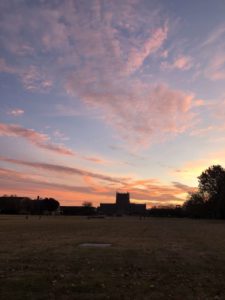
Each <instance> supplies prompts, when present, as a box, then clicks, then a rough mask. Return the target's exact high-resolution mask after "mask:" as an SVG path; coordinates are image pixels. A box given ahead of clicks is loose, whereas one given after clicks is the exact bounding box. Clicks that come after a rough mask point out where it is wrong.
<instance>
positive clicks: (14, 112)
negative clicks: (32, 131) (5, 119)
mask: <svg viewBox="0 0 225 300" xmlns="http://www.w3.org/2000/svg"><path fill="white" fill-rule="evenodd" d="M8 114H9V115H12V116H14V117H17V116H21V115H23V114H24V110H23V109H19V108H15V109H12V110H11V111H9V112H8Z"/></svg>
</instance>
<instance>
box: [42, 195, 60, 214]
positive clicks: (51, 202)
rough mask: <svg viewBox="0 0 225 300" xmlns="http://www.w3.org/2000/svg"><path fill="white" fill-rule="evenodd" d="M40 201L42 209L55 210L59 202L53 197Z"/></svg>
mask: <svg viewBox="0 0 225 300" xmlns="http://www.w3.org/2000/svg"><path fill="white" fill-rule="evenodd" d="M40 201H41V210H42V211H44V210H46V211H49V212H52V211H55V210H57V208H58V207H59V202H58V201H57V200H55V199H53V198H45V199H43V200H40Z"/></svg>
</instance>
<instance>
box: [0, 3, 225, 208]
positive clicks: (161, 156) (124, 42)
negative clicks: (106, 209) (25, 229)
mask: <svg viewBox="0 0 225 300" xmlns="http://www.w3.org/2000/svg"><path fill="white" fill-rule="evenodd" d="M0 15H1V17H0V43H1V46H0V90H1V98H0V143H1V147H0V193H1V194H17V195H20V196H23V195H24V196H30V197H32V198H35V197H37V196H38V195H39V196H40V197H54V198H55V199H57V200H59V202H60V203H61V204H63V205H80V204H81V203H82V202H83V201H91V202H92V203H93V204H94V205H98V204H99V203H100V202H111V201H112V202H114V199H115V193H116V191H123V192H126V191H128V192H130V194H131V200H133V201H134V202H136V203H146V204H147V205H148V206H149V207H150V206H153V205H164V204H165V205H167V204H182V203H183V201H184V200H185V199H186V198H187V193H188V192H191V191H194V190H195V188H196V186H197V183H198V182H197V176H199V175H200V174H201V172H202V171H203V170H204V169H206V168H207V167H209V166H210V165H212V164H221V165H222V166H225V123H224V115H225V89H224V83H225V22H224V16H225V2H224V0H218V1H203V0H201V1H178V0H173V1H148V0H124V1H117V0H112V1H111V0H109V1H108V0H107V1H104V0H65V1H53V0H52V1H50V0H48V1H45V0H43V1H41V0H38V1H23V0H22V1H11V0H9V1H1V3H0Z"/></svg>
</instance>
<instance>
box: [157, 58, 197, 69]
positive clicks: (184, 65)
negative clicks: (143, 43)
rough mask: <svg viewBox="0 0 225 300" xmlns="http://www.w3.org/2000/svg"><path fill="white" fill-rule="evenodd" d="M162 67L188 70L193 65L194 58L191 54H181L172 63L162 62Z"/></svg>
mask: <svg viewBox="0 0 225 300" xmlns="http://www.w3.org/2000/svg"><path fill="white" fill-rule="evenodd" d="M161 67H162V69H165V70H166V69H168V70H175V69H178V70H181V71H187V70H189V69H190V68H191V67H192V59H191V57H189V56H185V55H182V56H179V57H177V58H176V59H175V60H174V61H173V62H172V63H168V62H162V64H161Z"/></svg>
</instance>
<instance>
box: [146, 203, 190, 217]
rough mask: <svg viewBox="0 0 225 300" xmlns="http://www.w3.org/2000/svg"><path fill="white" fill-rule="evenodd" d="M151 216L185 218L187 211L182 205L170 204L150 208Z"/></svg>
mask: <svg viewBox="0 0 225 300" xmlns="http://www.w3.org/2000/svg"><path fill="white" fill-rule="evenodd" d="M148 216H149V217H171V218H183V217H185V212H184V210H183V208H182V206H179V205H176V206H173V205H170V206H155V207H152V208H151V209H149V210H148Z"/></svg>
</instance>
